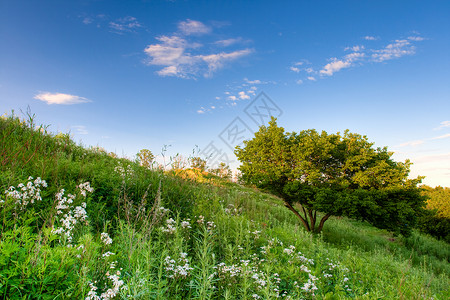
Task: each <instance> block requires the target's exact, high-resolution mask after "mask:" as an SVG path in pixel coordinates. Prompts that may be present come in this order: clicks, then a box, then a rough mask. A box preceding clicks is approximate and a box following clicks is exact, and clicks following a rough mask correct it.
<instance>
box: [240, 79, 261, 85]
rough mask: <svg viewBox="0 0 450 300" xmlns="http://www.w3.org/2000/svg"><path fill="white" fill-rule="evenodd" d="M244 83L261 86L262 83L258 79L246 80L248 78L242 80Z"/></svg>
mask: <svg viewBox="0 0 450 300" xmlns="http://www.w3.org/2000/svg"><path fill="white" fill-rule="evenodd" d="M244 81H245V82H246V83H248V84H263V82H262V81H261V80H259V79H256V80H248V78H244Z"/></svg>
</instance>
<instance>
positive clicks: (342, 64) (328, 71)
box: [320, 58, 351, 76]
mask: <svg viewBox="0 0 450 300" xmlns="http://www.w3.org/2000/svg"><path fill="white" fill-rule="evenodd" d="M350 66H351V63H350V62H349V61H342V60H338V59H336V58H334V60H333V61H332V62H330V63H328V64H326V65H325V67H323V69H322V70H320V74H323V75H328V76H331V75H333V73H335V72H337V71H339V70H341V69H343V68H348V67H350Z"/></svg>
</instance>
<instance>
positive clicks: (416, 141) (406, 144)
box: [395, 140, 425, 148]
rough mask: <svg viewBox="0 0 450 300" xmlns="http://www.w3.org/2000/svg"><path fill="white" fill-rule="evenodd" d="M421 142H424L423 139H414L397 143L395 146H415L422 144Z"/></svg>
mask: <svg viewBox="0 0 450 300" xmlns="http://www.w3.org/2000/svg"><path fill="white" fill-rule="evenodd" d="M423 143H425V141H424V140H415V141H409V142H405V143H402V144H400V145H397V146H395V147H398V148H402V147H415V146H419V145H422V144H423Z"/></svg>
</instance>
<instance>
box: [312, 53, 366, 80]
mask: <svg viewBox="0 0 450 300" xmlns="http://www.w3.org/2000/svg"><path fill="white" fill-rule="evenodd" d="M358 50H359V47H358ZM364 56H365V54H364V53H361V52H353V53H350V54H347V55H345V56H344V57H343V59H337V58H332V59H331V60H332V61H331V62H330V63H328V64H326V65H325V66H324V67H323V69H322V70H320V71H319V73H320V74H321V75H328V76H331V75H333V74H334V73H336V72H338V71H340V70H341V69H344V68H349V67H351V66H352V65H353V63H354V62H356V61H358V60H360V59H361V58H363V57H364Z"/></svg>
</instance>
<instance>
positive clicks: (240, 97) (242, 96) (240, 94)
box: [238, 91, 250, 100]
mask: <svg viewBox="0 0 450 300" xmlns="http://www.w3.org/2000/svg"><path fill="white" fill-rule="evenodd" d="M238 94H239V99H242V100H247V99H250V96H249V95H247V94H245V92H244V91H242V92H239V93H238Z"/></svg>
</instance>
